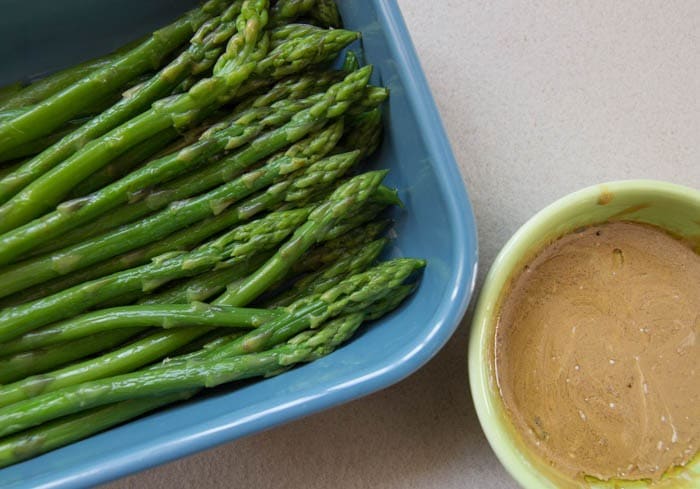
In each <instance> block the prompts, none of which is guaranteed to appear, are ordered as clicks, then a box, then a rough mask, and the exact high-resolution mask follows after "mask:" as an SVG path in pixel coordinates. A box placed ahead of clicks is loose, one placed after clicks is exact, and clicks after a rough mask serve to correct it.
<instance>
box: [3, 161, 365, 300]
mask: <svg viewBox="0 0 700 489" xmlns="http://www.w3.org/2000/svg"><path fill="white" fill-rule="evenodd" d="M356 155H357V154H356V153H355V154H350V157H352V156H356ZM344 158H347V155H344V156H341V158H335V160H342V159H344ZM308 161H309V160H308V159H303V158H290V157H286V156H285V157H280V158H278V159H275V160H273V161H271V162H269V163H268V164H267V165H265V166H263V167H261V168H259V169H257V170H254V171H252V172H248V173H246V174H244V175H243V176H241V177H239V178H237V179H235V180H233V181H231V182H229V183H228V184H225V185H222V186H221V187H219V188H218V189H216V190H214V191H212V192H209V193H207V194H204V195H202V196H199V197H197V198H194V199H191V200H190V201H185V202H180V203H179V205H176V206H171V207H170V208H169V209H166V210H165V211H163V212H160V213H158V214H155V215H153V216H152V217H149V218H147V219H144V220H143V221H140V222H137V223H135V224H133V225H128V226H125V227H124V228H120V229H117V230H116V231H114V232H112V233H109V234H107V235H105V236H102V237H99V238H96V239H93V240H90V241H88V242H85V243H82V244H79V245H75V246H72V247H69V248H67V249H65V250H62V251H61V252H59V253H54V254H52V255H49V256H47V257H38V258H34V259H30V260H28V261H26V262H23V263H20V264H17V265H15V266H12V267H9V268H8V269H6V271H5V272H4V273H2V274H1V275H0V284H2V285H0V290H1V291H0V295H2V296H4V295H8V294H10V293H12V292H16V291H18V290H22V289H25V288H27V287H29V286H31V285H34V284H37V283H41V282H43V281H45V280H49V279H51V278H55V277H58V276H60V275H64V274H66V273H69V272H71V271H74V270H79V269H81V268H85V267H87V266H89V265H91V264H93V263H98V262H100V261H101V260H104V259H107V258H110V257H112V256H116V255H118V254H120V253H123V252H126V251H129V250H131V249H134V248H137V247H138V246H139V245H146V244H148V243H150V242H153V241H154V240H157V239H159V238H162V237H165V236H167V235H168V234H170V233H172V232H174V231H177V230H178V229H181V228H183V227H185V226H187V225H189V224H194V223H197V222H198V221H200V220H202V219H205V218H206V217H208V216H211V215H217V214H221V213H222V212H224V211H225V210H226V208H227V207H229V206H231V205H232V204H234V203H235V202H236V201H237V200H240V199H242V198H244V197H246V196H247V195H250V194H252V193H253V192H255V191H256V190H258V189H260V188H263V187H266V186H268V185H270V184H272V183H274V182H275V180H277V179H279V178H285V177H286V176H287V175H289V174H291V173H293V172H295V171H296V170H299V169H300V168H303V167H304V166H305V165H308ZM277 198H279V197H277ZM282 198H283V197H282ZM280 200H281V199H280ZM234 209H235V208H234ZM240 215H241V213H239V212H237V213H235V214H227V215H226V216H225V217H224V218H223V219H222V221H226V222H238V221H240V217H239V216H240ZM249 215H251V214H249ZM222 221H220V222H222ZM210 224H211V222H208V223H207V225H205V228H206V229H211V227H212V226H211V225H210ZM214 227H216V222H215V223H214ZM206 229H205V231H206ZM187 239H189V238H185V240H187ZM156 248H157V247H156ZM136 258H139V254H136V255H134V256H133V257H132V259H136ZM128 263H129V257H127V264H128Z"/></svg>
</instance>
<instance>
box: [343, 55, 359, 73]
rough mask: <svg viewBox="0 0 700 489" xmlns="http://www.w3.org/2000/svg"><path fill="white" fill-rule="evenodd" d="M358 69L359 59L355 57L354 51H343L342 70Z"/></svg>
mask: <svg viewBox="0 0 700 489" xmlns="http://www.w3.org/2000/svg"><path fill="white" fill-rule="evenodd" d="M359 69H360V60H359V59H358V58H357V54H356V53H355V51H348V52H347V53H345V59H344V60H343V71H346V72H348V73H349V72H351V71H355V70H359Z"/></svg>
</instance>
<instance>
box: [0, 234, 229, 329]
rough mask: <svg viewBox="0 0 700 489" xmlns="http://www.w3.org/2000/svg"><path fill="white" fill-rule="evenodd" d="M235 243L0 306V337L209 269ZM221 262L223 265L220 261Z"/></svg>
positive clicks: (160, 259) (163, 258)
mask: <svg viewBox="0 0 700 489" xmlns="http://www.w3.org/2000/svg"><path fill="white" fill-rule="evenodd" d="M234 250H235V245H232V247H230V248H226V247H225V248H223V249H220V248H219V247H218V246H202V247H200V248H199V249H197V250H195V251H192V252H190V253H170V254H166V255H164V256H161V257H157V258H156V259H154V261H153V263H150V264H148V265H143V266H141V267H136V268H132V269H129V270H124V271H122V272H118V273H115V274H112V275H109V276H107V277H102V278H100V279H96V280H92V281H90V282H85V283H82V284H80V285H76V286H75V287H71V288H70V289H66V290H64V291H62V292H59V293H57V294H53V295H51V296H49V297H45V298H42V299H38V300H35V301H32V302H28V303H26V304H22V305H19V306H15V307H8V308H5V309H3V310H0V341H8V340H11V339H13V338H16V337H18V336H20V335H22V334H24V333H26V332H27V331H31V330H33V329H37V328H39V327H41V326H44V325H46V324H49V323H51V322H54V321H58V320H61V319H65V318H67V317H71V316H74V315H76V314H79V313H80V312H83V311H85V310H87V309H88V308H90V307H92V306H94V305H96V304H99V303H101V302H104V301H106V300H108V299H112V298H114V297H118V296H119V295H121V294H128V293H130V292H133V291H137V290H142V291H144V292H148V291H150V290H153V289H155V288H157V287H159V286H160V285H162V284H164V283H167V282H168V281H170V280H175V279H177V278H182V277H188V276H193V275H197V274H198V273H202V272H204V271H206V270H211V269H213V268H214V267H215V266H217V265H219V264H223V265H225V263H224V262H225V260H226V259H227V258H228V257H229V255H230V254H231V253H234V252H235V251H234ZM219 266H222V265H219Z"/></svg>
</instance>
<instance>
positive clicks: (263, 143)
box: [0, 68, 371, 295]
mask: <svg viewBox="0 0 700 489" xmlns="http://www.w3.org/2000/svg"><path fill="white" fill-rule="evenodd" d="M370 72H371V68H368V69H365V70H360V71H356V72H354V73H352V74H350V75H348V76H347V77H346V78H345V79H344V80H343V81H341V82H340V83H337V84H335V85H333V86H332V87H331V88H329V89H328V91H327V92H326V93H325V94H324V95H323V96H322V97H320V98H319V100H318V101H317V102H316V103H314V105H312V106H311V107H310V108H308V109H306V110H303V111H301V112H298V113H297V114H295V115H294V116H293V117H292V119H291V121H289V122H288V123H287V124H285V125H284V126H282V127H280V128H278V129H276V130H274V131H271V132H269V133H266V134H265V135H263V136H261V137H259V138H258V139H256V140H255V141H253V142H252V143H251V144H250V145H248V146H247V147H246V148H244V149H243V150H242V151H239V152H237V153H235V154H234V155H232V156H230V157H228V158H225V159H224V160H223V161H222V162H220V163H219V164H217V165H213V166H212V167H210V168H207V169H205V170H203V171H202V172H196V173H194V174H193V175H190V176H188V177H187V178H186V179H185V180H184V182H185V183H186V190H185V189H180V187H182V186H183V185H184V184H185V183H183V181H181V180H176V181H175V182H176V183H175V184H174V185H176V187H174V188H173V187H172V186H171V187H169V188H167V187H166V190H169V189H172V192H170V193H168V195H169V196H170V197H172V196H173V195H174V196H175V198H181V196H182V195H188V194H189V195H194V194H196V193H197V192H199V191H201V190H206V189H207V188H211V187H213V186H215V185H216V184H218V183H221V181H222V180H223V181H227V180H228V179H229V178H230V177H231V176H234V175H235V174H236V173H237V172H239V171H240V169H242V168H245V167H247V166H249V165H251V164H253V163H254V162H256V161H258V160H260V159H261V158H263V157H265V156H267V155H270V154H271V153H273V152H275V151H277V150H279V149H281V148H282V147H284V146H286V145H288V144H289V143H293V142H295V141H298V140H299V139H301V138H303V137H304V136H305V135H306V134H308V133H309V132H311V131H312V130H314V129H315V128H317V127H318V126H319V125H320V124H323V123H324V122H325V121H327V120H329V119H331V118H336V117H338V116H340V115H342V114H343V113H344V112H345V110H347V108H348V107H349V105H350V104H351V103H352V102H353V101H354V100H356V99H357V98H358V96H359V95H361V93H362V92H361V90H362V88H363V87H364V86H365V85H366V83H367V81H368V79H369V74H370ZM358 92H359V93H358ZM212 129H213V131H212V133H215V132H217V130H220V128H218V127H217V128H216V129H214V128H212ZM205 139H206V138H205ZM180 166H181V165H180ZM148 167H149V166H147V167H146V168H148ZM137 173H138V172H137ZM146 174H148V173H146ZM134 178H137V177H134ZM144 178H146V177H144ZM238 183H240V182H238ZM114 185H115V187H114V188H119V189H121V187H122V184H121V183H120V182H116V183H115V184H114ZM228 185H230V183H229V184H228ZM129 188H131V189H132V190H133V187H129ZM112 190H113V189H110V188H109V187H107V188H106V189H103V191H101V192H106V193H108V194H109V195H112ZM229 190H230V188H229V187H227V185H224V186H221V187H219V188H218V189H217V190H214V191H212V192H210V193H209V194H205V195H211V196H216V197H213V198H216V199H219V198H220V197H219V196H218V195H220V194H222V191H223V192H224V195H225V194H226V193H227V192H228V191H229ZM116 194H117V196H122V195H123V192H117V193H116ZM199 199H200V200H201V197H200V198H199ZM207 199H208V197H207ZM98 200H99V199H98ZM113 200H114V199H112V201H113ZM197 200H198V199H194V200H193V202H196V201H197ZM94 205H95V206H98V207H99V206H100V204H98V203H96V204H94ZM102 207H103V208H104V206H102ZM93 209H94V208H93V207H92V206H91V205H90V201H89V200H88V202H80V203H75V205H68V206H67V207H66V208H62V209H61V211H59V212H58V214H56V213H54V214H50V215H49V216H48V217H47V218H46V219H39V220H38V221H35V222H33V223H29V224H27V225H25V226H23V227H21V228H19V229H16V230H14V231H11V232H8V233H5V234H4V235H2V236H0V264H3V263H4V264H7V263H10V262H11V260H12V259H14V258H16V257H17V256H19V255H21V254H22V253H24V252H26V251H28V250H29V249H31V247H32V246H36V245H37V244H38V243H39V242H41V240H42V238H41V236H46V235H47V234H45V233H46V232H47V231H46V227H45V226H44V223H45V222H46V221H47V220H51V219H55V220H57V221H58V222H60V223H64V224H65V223H66V221H67V220H70V219H73V220H72V221H71V222H72V223H75V222H76V220H77V222H83V221H80V219H87V218H86V217H84V216H92V215H93V213H94V212H95V211H94V210H93ZM165 212H167V211H165ZM61 214H70V215H69V216H68V217H62V215H61ZM74 215H77V216H79V217H77V218H73V217H72V216H74ZM199 218H201V216H200V217H199ZM199 218H197V219H199ZM168 220H170V218H168ZM170 222H171V223H172V222H174V221H172V220H171V221H170ZM191 222H193V221H190V222H188V223H184V224H183V226H185V225H187V224H189V223H191ZM181 227H182V226H181ZM51 229H54V232H55V229H56V228H51ZM58 229H59V230H60V229H61V228H60V227H59V228H58ZM175 229H177V228H175ZM173 230H174V229H173ZM48 232H49V235H50V231H48ZM171 232H172V231H171ZM137 246H138V245H137ZM93 263H94V262H93ZM5 295H6V294H5Z"/></svg>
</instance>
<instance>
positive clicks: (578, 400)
mask: <svg viewBox="0 0 700 489" xmlns="http://www.w3.org/2000/svg"><path fill="white" fill-rule="evenodd" d="M699 336H700V256H699V255H698V254H696V253H695V252H694V251H693V250H692V248H691V246H689V245H688V244H687V243H684V242H682V241H680V240H677V239H675V238H673V237H671V236H669V235H668V234H666V233H665V232H663V231H661V230H659V229H657V228H655V227H652V226H647V225H643V224H637V223H629V222H613V223H606V224H601V225H597V226H591V227H589V228H586V229H584V230H583V231H581V232H576V233H571V234H569V235H566V236H564V237H562V238H561V239H559V240H557V241H555V242H554V243H552V244H551V245H549V246H547V247H546V248H545V249H544V250H542V251H541V252H540V253H539V254H538V255H537V256H536V257H535V258H534V259H533V260H532V261H531V262H530V263H529V264H528V266H526V267H525V269H524V270H523V271H522V273H520V275H519V276H517V277H515V278H514V280H513V283H512V286H511V288H510V291H509V292H508V293H507V295H506V296H504V298H503V302H502V305H501V308H500V311H499V317H498V323H497V329H496V344H495V363H496V377H497V380H498V386H499V389H500V392H501V396H502V399H503V401H504V404H505V407H506V410H507V411H508V413H509V415H510V417H511V419H512V421H513V424H514V426H515V428H516V429H517V431H518V432H519V433H520V434H521V436H522V438H523V439H524V440H525V443H526V444H527V445H528V446H530V448H531V450H532V451H533V452H534V453H538V454H539V455H540V457H542V458H544V459H545V460H546V461H547V462H548V463H550V464H552V465H553V466H554V467H557V468H558V469H560V470H563V471H564V472H565V473H568V474H570V475H573V476H577V477H580V476H583V475H590V476H594V477H597V478H599V479H603V480H608V479H611V478H620V479H658V478H659V477H660V476H661V475H662V474H663V473H664V472H665V471H666V470H668V469H670V468H671V467H673V466H676V465H682V464H685V463H687V462H688V461H689V460H690V459H691V458H693V456H694V455H695V454H696V453H697V451H698V447H699V446H700V338H699Z"/></svg>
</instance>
